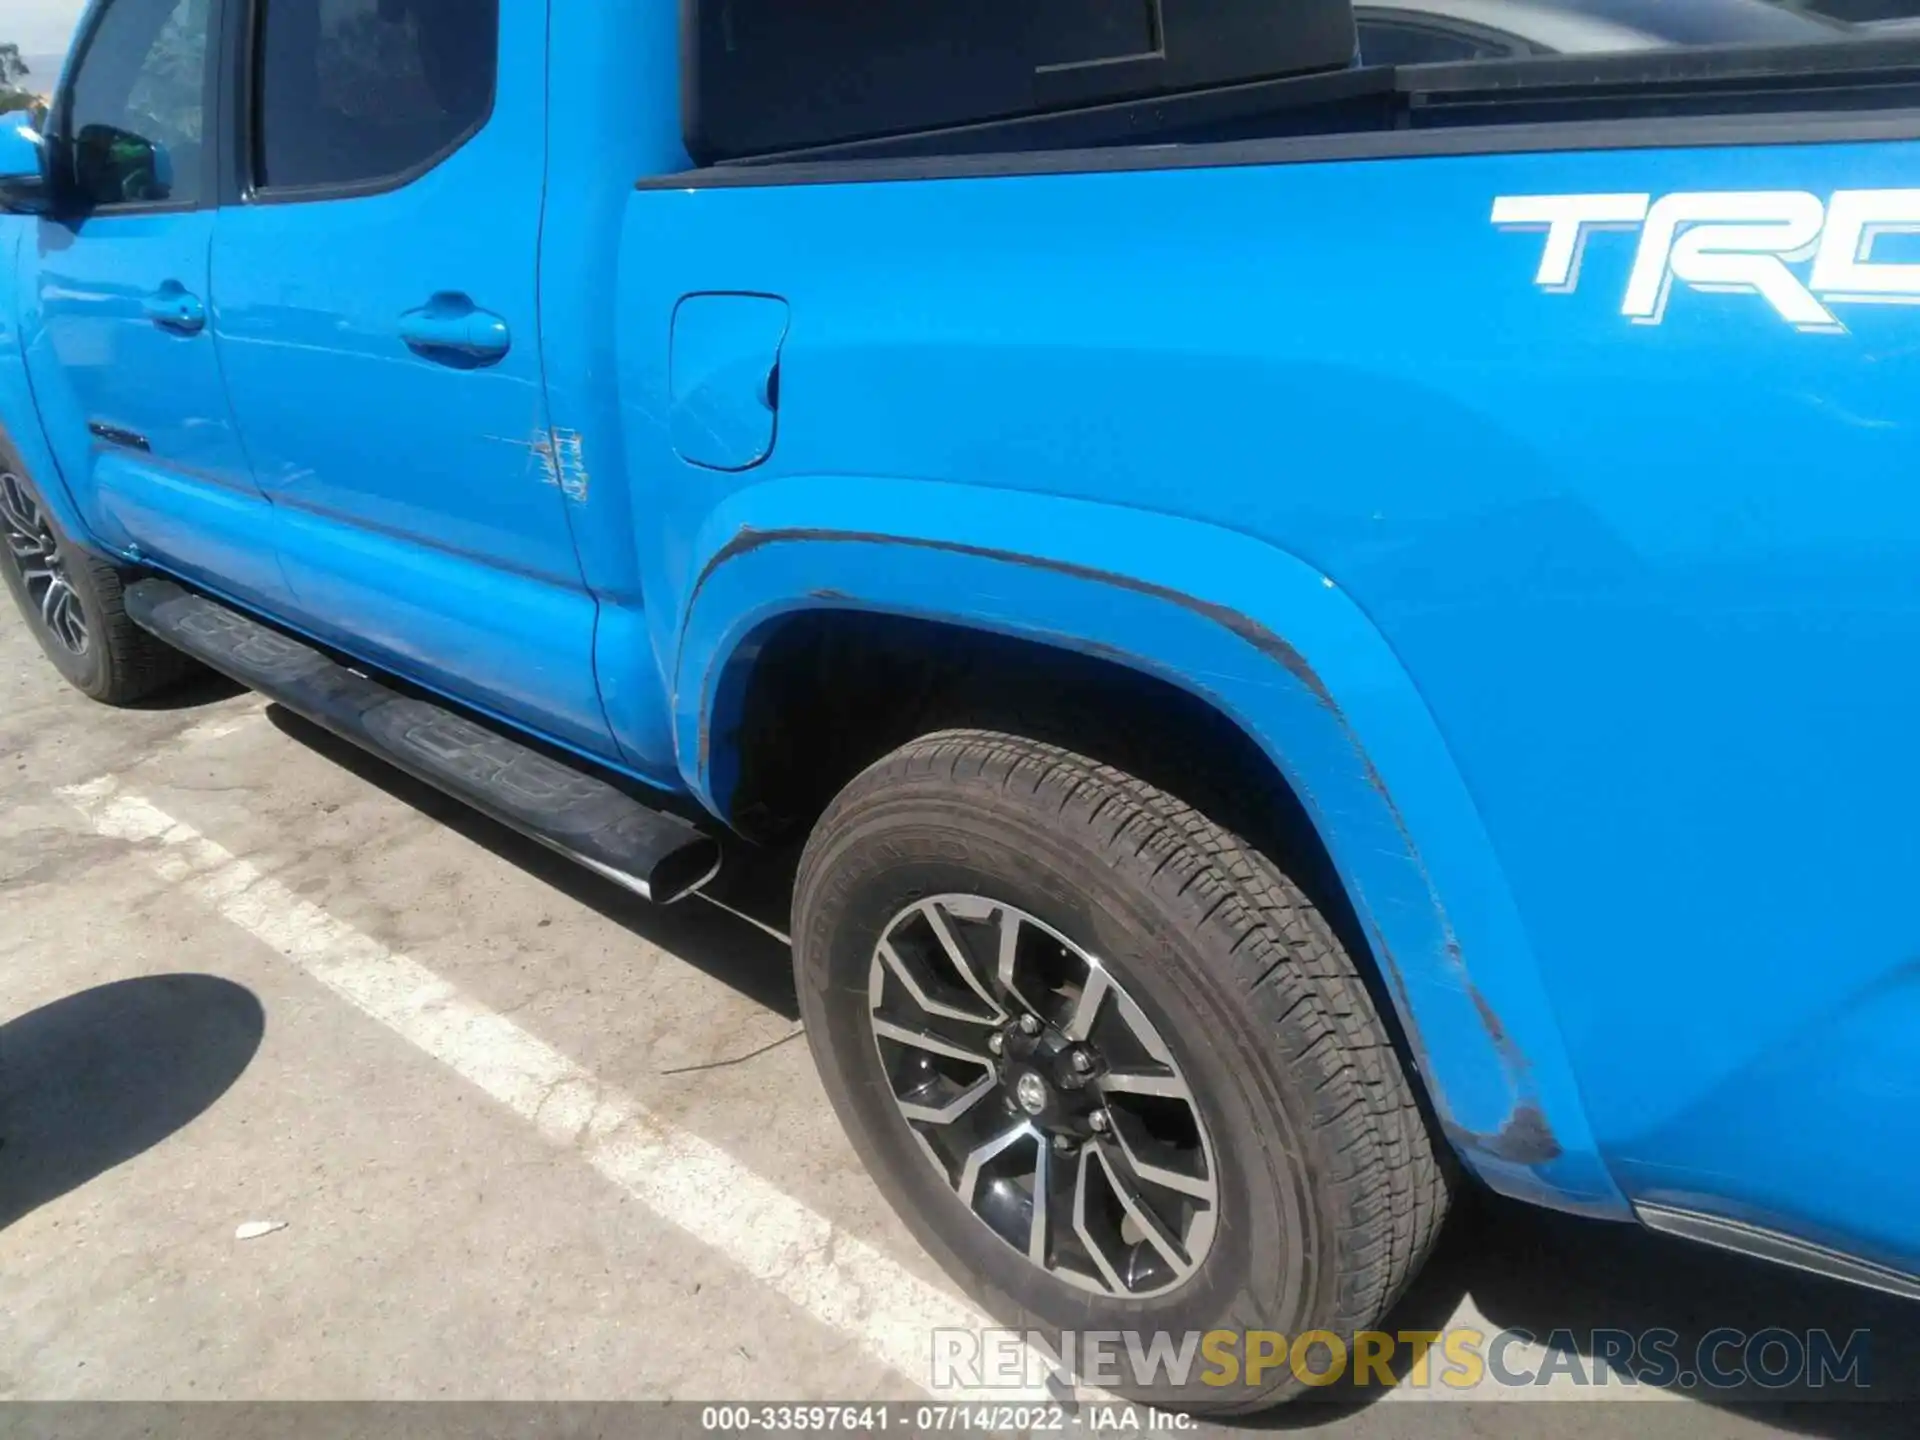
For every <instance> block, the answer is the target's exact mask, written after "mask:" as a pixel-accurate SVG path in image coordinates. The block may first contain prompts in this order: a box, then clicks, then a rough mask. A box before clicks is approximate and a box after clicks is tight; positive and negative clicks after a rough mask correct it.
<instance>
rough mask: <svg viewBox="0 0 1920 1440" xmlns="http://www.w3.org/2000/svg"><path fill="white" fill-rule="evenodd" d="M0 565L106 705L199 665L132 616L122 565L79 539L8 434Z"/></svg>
mask: <svg viewBox="0 0 1920 1440" xmlns="http://www.w3.org/2000/svg"><path fill="white" fill-rule="evenodd" d="M0 572H4V573H5V575H6V581H7V589H8V590H10V591H12V593H13V599H14V603H15V604H16V605H18V606H19V607H20V614H21V616H22V618H24V619H25V620H26V622H27V628H28V629H29V630H30V631H32V632H33V638H34V639H35V640H37V641H38V642H39V644H40V648H41V650H43V651H44V652H46V656H47V658H48V659H49V660H51V661H52V662H53V664H54V668H55V669H57V670H58V671H59V672H60V673H61V675H62V676H64V677H65V678H66V680H67V682H68V683H69V684H70V685H72V686H73V687H74V688H75V689H76V690H79V691H80V692H81V693H82V694H85V695H87V696H90V697H91V698H93V699H95V700H98V701H100V702H101V703H102V704H106V705H131V704H134V703H135V702H137V701H140V700H145V699H147V698H149V697H150V696H153V695H156V694H158V693H159V692H161V691H162V690H165V689H167V688H168V687H169V686H171V685H174V684H176V683H178V682H179V681H180V680H181V679H183V678H184V677H185V676H187V675H189V674H192V673H193V672H194V670H195V669H196V667H195V665H194V662H193V661H192V660H190V659H188V658H187V656H185V655H183V654H181V652H180V651H178V650H175V649H174V648H173V647H172V646H170V645H167V644H165V643H164V642H163V641H161V640H159V639H158V638H156V637H155V636H153V635H150V634H148V633H147V632H146V631H145V630H142V629H141V628H140V627H139V626H137V625H135V624H134V623H133V621H132V620H130V619H129V618H128V617H127V613H126V610H125V608H124V607H123V606H122V604H121V601H120V592H121V588H122V577H121V573H120V571H119V570H117V569H116V568H115V567H114V566H112V565H110V564H108V563H107V562H106V561H105V560H102V559H100V558H99V557H98V556H97V555H94V554H92V553H90V552H89V551H86V550H83V549H82V548H80V547H79V546H78V545H76V544H74V543H73V541H72V539H71V538H69V537H68V536H67V534H66V533H65V532H64V531H63V530H62V529H61V528H60V526H59V523H58V522H57V521H56V520H55V519H54V518H53V512H52V510H50V509H49V508H48V507H47V505H46V504H45V502H44V501H42V500H41V498H40V493H39V491H38V490H36V489H35V488H34V486H33V485H32V483H31V482H30V481H29V480H28V479H27V476H26V467H25V466H24V465H22V464H21V463H20V461H19V458H18V457H17V456H16V455H14V454H13V453H12V451H11V449H10V448H9V447H8V446H7V445H6V443H5V441H4V440H0Z"/></svg>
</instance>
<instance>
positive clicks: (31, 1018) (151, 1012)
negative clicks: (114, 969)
mask: <svg viewBox="0 0 1920 1440" xmlns="http://www.w3.org/2000/svg"><path fill="white" fill-rule="evenodd" d="M265 1028H266V1014H265V1012H264V1011H263V1010H262V1009H261V1008H260V1002H259V1000H258V999H256V998H255V996H254V994H253V992H252V991H250V990H247V989H245V988H244V987H242V986H239V985H235V984H234V983H233V982H232V981H230V980H221V979H218V978H217V977H215V976H212V975H151V976H144V977H142V978H140V979H137V980H119V981H115V982H114V983H112V984H110V985H100V986H97V987H95V988H94V989H92V990H82V991H81V992H80V993H79V994H77V995H69V996H67V997H66V998H65V999H64V1000H56V1001H54V1002H53V1003H52V1004H51V1005H44V1006H42V1007H41V1008H40V1009H38V1010H33V1011H29V1012H28V1013H27V1014H25V1015H22V1016H20V1017H19V1018H18V1019H15V1020H9V1021H8V1022H7V1023H6V1024H5V1025H0V1229H5V1228H6V1227H7V1226H8V1225H11V1224H12V1223H13V1222H14V1221H15V1220H18V1219H19V1218H20V1217H21V1216H23V1215H26V1214H27V1213H28V1212H30V1211H32V1210H34V1209H37V1208H38V1207H39V1206H41V1205H44V1204H46V1203H47V1202H48V1201H49V1200H55V1199H58V1198H59V1197H60V1196H62V1195H64V1194H66V1193H67V1192H68V1191H69V1190H75V1189H78V1188H79V1187H80V1186H82V1185H84V1184H86V1183H87V1182H88V1181H89V1180H91V1179H93V1178H94V1177H95V1176H96V1175H102V1174H104V1173H106V1172H107V1171H108V1170H111V1169H112V1168H113V1167H114V1166H116V1165H118V1164H120V1163H121V1162H122V1161H125V1160H130V1159H132V1158H133V1157H134V1156H135V1155H138V1154H140V1153H141V1152H142V1151H144V1150H148V1149H150V1148H152V1147H153V1146H155V1145H157V1144H159V1143H160V1142H161V1141H162V1140H164V1139H166V1138H167V1137H168V1136H169V1135H171V1134H173V1133H174V1132H175V1131H176V1130H179V1129H182V1128H183V1127H185V1126H186V1125H187V1124H189V1123H190V1122H191V1121H193V1120H194V1119H195V1118H196V1117H197V1116H199V1115H200V1114H202V1113H203V1112H205V1111H206V1110H207V1109H208V1108H209V1107H210V1106H212V1104H213V1102H214V1101H216V1100H218V1099H219V1098H220V1097H221V1096H222V1095H224V1094H225V1093H226V1091H227V1088H228V1087H229V1086H231V1085H232V1084H233V1082H234V1081H235V1080H237V1079H238V1078H239V1077H240V1074H241V1072H242V1071H244V1070H245V1069H246V1068H247V1065H248V1064H249V1062H251V1061H252V1059H253V1055H254V1052H255V1051H256V1050H258V1049H259V1048H260V1037H261V1034H262V1033H263V1032H264V1030H265Z"/></svg>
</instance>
